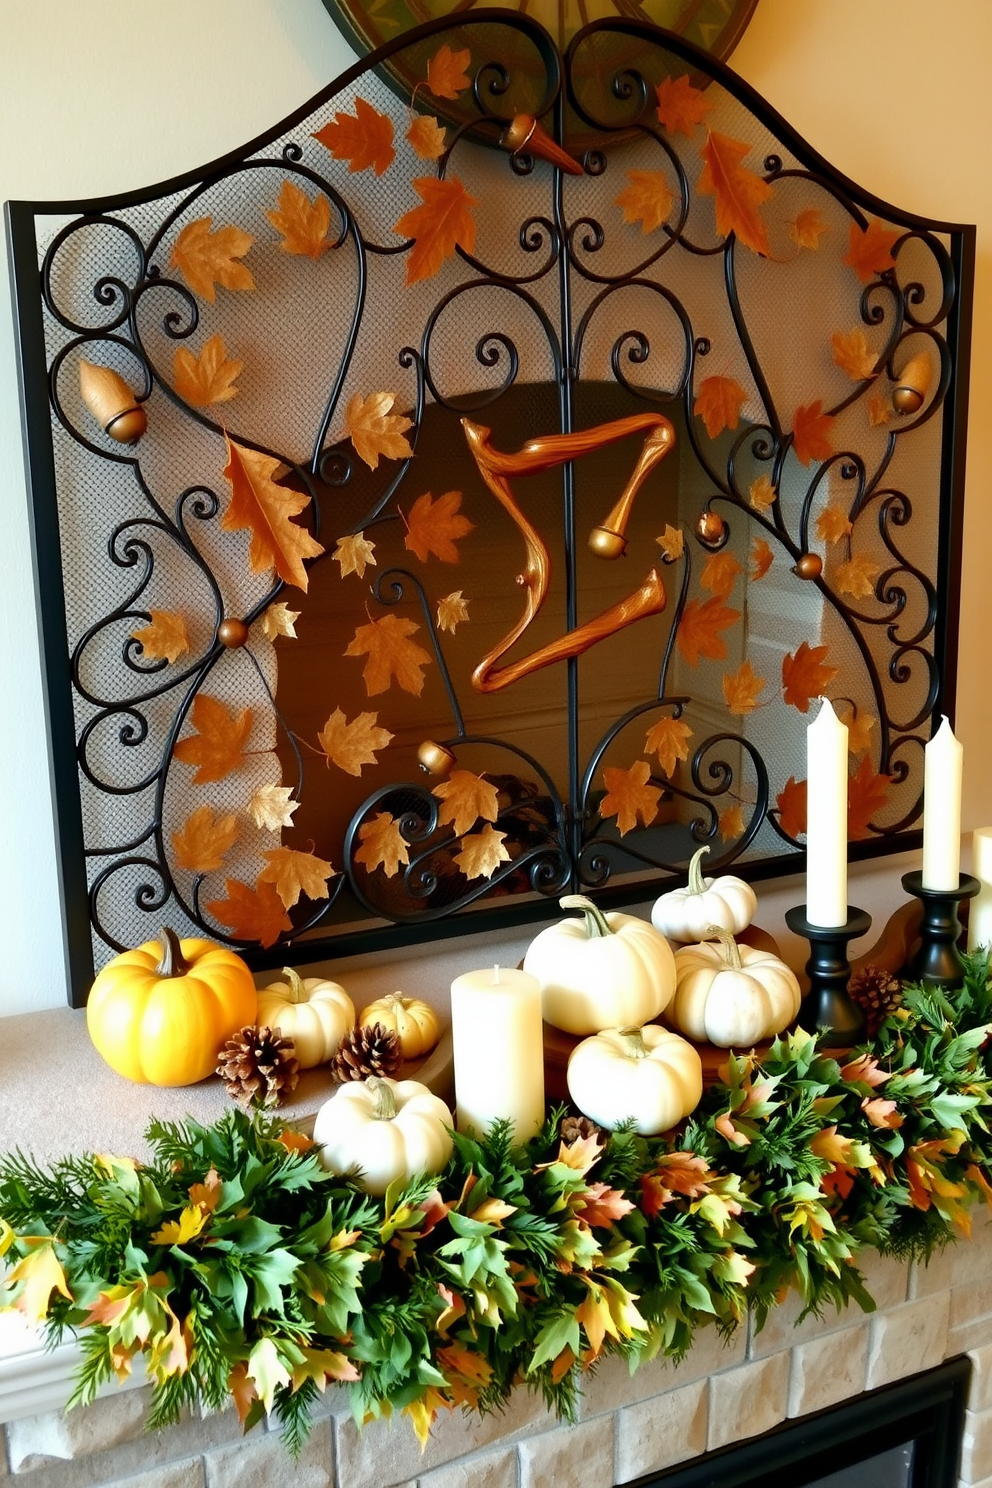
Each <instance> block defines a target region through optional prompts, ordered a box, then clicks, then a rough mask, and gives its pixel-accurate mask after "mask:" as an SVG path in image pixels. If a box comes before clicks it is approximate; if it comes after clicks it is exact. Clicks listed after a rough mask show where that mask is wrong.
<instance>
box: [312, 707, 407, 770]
mask: <svg viewBox="0 0 992 1488" xmlns="http://www.w3.org/2000/svg"><path fill="white" fill-rule="evenodd" d="M378 725H379V715H378V713H359V714H358V716H357V717H356V718H353V719H352V721H351V722H350V723H349V722H348V720H347V719H346V718H345V715H344V713H343V712H342V711H341V709H340V708H335V709H334V712H333V713H332V714H331V716H330V717H329V718H328V720H327V722H326V723H325V724H324V727H323V728H322V729H321V731H320V733H319V734H318V735H317V738H318V739H319V740H320V747H321V749H322V750H323V751H324V753H325V754H326V756H327V763H328V764H329V765H337V767H338V769H339V770H344V771H346V772H347V773H348V774H349V775H361V773H362V766H363V765H377V764H378V763H379V761H378V760H377V759H376V757H375V752H376V750H377V749H386V748H387V747H388V746H389V744H390V743H391V742H392V738H393V736H392V734H391V733H390V732H389V730H388V729H384V728H379V726H378Z"/></svg>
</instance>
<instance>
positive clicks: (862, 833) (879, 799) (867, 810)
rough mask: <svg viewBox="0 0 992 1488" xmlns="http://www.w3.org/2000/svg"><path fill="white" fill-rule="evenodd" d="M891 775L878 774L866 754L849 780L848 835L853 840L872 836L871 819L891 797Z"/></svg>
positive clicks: (856, 840) (859, 840) (857, 840)
mask: <svg viewBox="0 0 992 1488" xmlns="http://www.w3.org/2000/svg"><path fill="white" fill-rule="evenodd" d="M891 784H892V776H891V775H876V774H875V771H874V770H873V769H872V767H871V758H870V756H869V755H867V754H866V755H865V756H864V758H863V759H862V761H861V763H860V765H859V766H858V768H857V770H856V771H855V772H854V774H853V775H852V776H851V778H850V779H849V780H848V782H847V835H848V838H849V840H850V841H851V842H861V841H863V840H864V839H865V838H866V837H871V836H872V832H871V827H870V823H871V819H872V817H873V816H875V815H876V813H877V812H879V811H881V809H882V807H883V806H884V805H885V804H886V802H887V801H888V799H889V786H890V785H891Z"/></svg>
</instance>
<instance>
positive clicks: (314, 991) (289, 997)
mask: <svg viewBox="0 0 992 1488" xmlns="http://www.w3.org/2000/svg"><path fill="white" fill-rule="evenodd" d="M283 976H284V977H285V981H282V982H273V983H272V985H271V987H265V988H264V989H263V990H262V991H261V992H259V994H258V1024H259V1027H260V1028H262V1027H268V1028H271V1029H273V1030H274V1031H275V1030H278V1032H279V1033H281V1034H282V1036H283V1038H291V1039H292V1040H293V1043H294V1044H295V1046H296V1058H297V1061H298V1063H299V1066H300V1068H301V1069H313V1067H314V1065H316V1064H325V1063H326V1062H327V1060H328V1059H332V1058H333V1057H334V1055H335V1054H336V1053H337V1049H338V1044H340V1042H341V1040H342V1039H343V1038H344V1036H345V1034H346V1033H347V1032H348V1031H349V1030H350V1029H352V1028H354V1026H355V1004H354V1003H353V1002H352V1000H351V998H350V997H349V996H348V994H347V992H346V991H345V990H344V988H343V987H341V986H339V985H338V983H337V982H328V981H325V979H324V978H323V977H306V978H305V979H304V978H303V977H301V976H299V975H298V974H297V973H296V972H295V971H293V969H292V968H291V967H289V966H287V967H286V968H285V969H284V970H283Z"/></svg>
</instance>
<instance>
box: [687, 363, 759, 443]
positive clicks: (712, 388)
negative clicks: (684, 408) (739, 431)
mask: <svg viewBox="0 0 992 1488" xmlns="http://www.w3.org/2000/svg"><path fill="white" fill-rule="evenodd" d="M746 402H747V393H746V392H745V391H744V389H743V388H742V387H741V385H740V383H739V382H735V381H734V379H733V378H732V377H705V378H704V379H703V381H702V382H701V383H700V384H699V387H698V388H697V389H696V401H695V403H694V404H693V405H692V411H693V413H695V414H698V415H699V417H700V418H701V419H702V421H703V423H704V424H705V425H706V432H707V434H708V435H709V436H710V438H711V439H715V438H716V436H717V435H718V434H722V433H723V431H724V429H736V428H737V425H738V424H739V423H740V421H741V409H742V408H743V406H744V404H745V403H746Z"/></svg>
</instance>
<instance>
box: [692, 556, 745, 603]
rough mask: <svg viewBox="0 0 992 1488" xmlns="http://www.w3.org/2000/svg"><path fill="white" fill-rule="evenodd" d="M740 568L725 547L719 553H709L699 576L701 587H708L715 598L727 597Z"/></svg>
mask: <svg viewBox="0 0 992 1488" xmlns="http://www.w3.org/2000/svg"><path fill="white" fill-rule="evenodd" d="M743 572H744V570H743V569H742V568H741V566H740V564H739V563H738V562H737V559H736V558H735V557H734V555H733V553H731V552H729V551H728V550H727V549H726V548H725V549H724V550H723V552H721V553H711V554H710V556H709V558H707V560H706V563H705V565H704V567H703V571H702V573H701V574H700V576H699V583H700V586H701V588H703V589H708V590H709V591H710V593H711V594H715V595H716V597H717V599H729V598H730V595H731V592H732V591H733V587H734V583H735V581H736V579H737V575H738V574H742V573H743Z"/></svg>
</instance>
